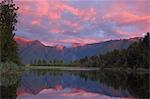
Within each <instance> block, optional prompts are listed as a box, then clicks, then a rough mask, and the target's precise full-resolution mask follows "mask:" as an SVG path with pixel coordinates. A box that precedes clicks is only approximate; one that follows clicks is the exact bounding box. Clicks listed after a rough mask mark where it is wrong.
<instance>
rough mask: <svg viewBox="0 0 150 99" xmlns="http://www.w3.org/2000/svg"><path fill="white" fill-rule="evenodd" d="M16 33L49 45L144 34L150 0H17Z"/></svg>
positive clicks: (149, 27) (149, 25) (149, 16)
mask: <svg viewBox="0 0 150 99" xmlns="http://www.w3.org/2000/svg"><path fill="white" fill-rule="evenodd" d="M14 1H15V3H16V4H17V5H18V6H19V7H20V9H19V11H18V21H19V23H18V24H17V31H16V35H17V36H18V37H23V38H25V39H29V40H39V41H41V42H42V43H44V44H45V45H50V46H51V45H64V46H72V44H74V43H81V44H90V43H96V42H100V41H105V40H111V39H120V38H131V37H136V36H143V34H144V33H146V32H148V31H149V30H150V11H149V10H150V8H149V7H150V1H149V0H14Z"/></svg>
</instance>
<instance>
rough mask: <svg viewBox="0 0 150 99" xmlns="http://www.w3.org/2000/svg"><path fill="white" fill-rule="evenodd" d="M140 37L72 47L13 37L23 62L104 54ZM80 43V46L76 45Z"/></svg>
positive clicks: (119, 48) (74, 58)
mask: <svg viewBox="0 0 150 99" xmlns="http://www.w3.org/2000/svg"><path fill="white" fill-rule="evenodd" d="M139 39H140V37H135V38H130V39H120V40H109V41H104V42H99V43H93V44H87V45H82V44H74V45H76V46H73V47H70V48H68V47H64V46H45V45H44V44H42V43H41V42H40V41H38V40H26V39H23V38H17V37H16V38H15V40H16V42H17V44H18V45H19V54H20V56H21V58H22V60H23V62H24V63H25V64H28V63H29V62H30V61H31V60H32V61H34V60H38V59H44V60H47V61H49V60H53V59H59V60H63V61H65V62H67V61H72V60H78V59H80V58H83V57H85V56H93V55H99V54H105V53H107V52H110V51H113V50H114V49H118V50H121V49H126V48H128V47H129V45H130V44H132V43H134V42H136V41H138V40H139ZM77 45H82V46H77Z"/></svg>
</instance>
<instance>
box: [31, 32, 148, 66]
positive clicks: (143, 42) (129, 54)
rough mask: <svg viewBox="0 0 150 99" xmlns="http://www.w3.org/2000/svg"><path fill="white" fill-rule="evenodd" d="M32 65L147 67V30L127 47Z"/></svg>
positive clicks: (32, 63) (32, 62) (33, 63)
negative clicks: (73, 59)
mask: <svg viewBox="0 0 150 99" xmlns="http://www.w3.org/2000/svg"><path fill="white" fill-rule="evenodd" d="M30 65H32V66H41V65H42V66H44V65H47V66H92V67H94V66H95V67H100V68H112V67H113V68H132V69H135V68H149V32H148V33H147V35H146V36H145V37H144V38H143V39H140V40H139V41H138V42H135V43H133V44H132V45H130V46H129V47H128V48H127V49H123V50H114V51H112V52H108V53H106V54H103V55H97V56H90V57H87V56H86V57H84V58H81V59H80V60H76V61H71V62H68V63H66V62H63V60H58V59H54V60H50V61H46V60H42V59H39V60H34V61H31V62H30Z"/></svg>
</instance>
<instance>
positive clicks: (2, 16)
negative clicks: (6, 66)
mask: <svg viewBox="0 0 150 99" xmlns="http://www.w3.org/2000/svg"><path fill="white" fill-rule="evenodd" d="M18 9H19V7H16V5H15V4H14V3H13V0H3V1H2V2H1V3H0V46H1V48H0V49H1V62H6V61H12V62H14V63H17V64H20V63H21V60H20V58H19V54H18V47H17V43H16V41H15V40H14V39H13V38H14V36H15V33H14V31H15V30H16V28H15V26H16V23H17V10H18Z"/></svg>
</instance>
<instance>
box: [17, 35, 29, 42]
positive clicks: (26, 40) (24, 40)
mask: <svg viewBox="0 0 150 99" xmlns="http://www.w3.org/2000/svg"><path fill="white" fill-rule="evenodd" d="M14 39H15V40H18V41H23V42H32V40H28V39H25V38H21V37H18V36H15V37H14Z"/></svg>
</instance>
